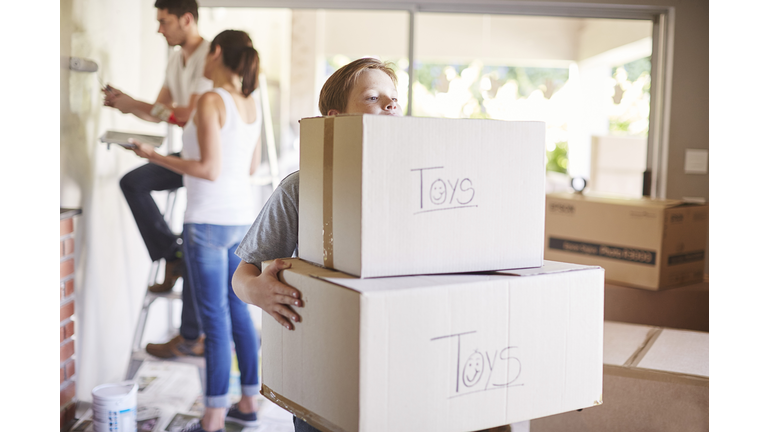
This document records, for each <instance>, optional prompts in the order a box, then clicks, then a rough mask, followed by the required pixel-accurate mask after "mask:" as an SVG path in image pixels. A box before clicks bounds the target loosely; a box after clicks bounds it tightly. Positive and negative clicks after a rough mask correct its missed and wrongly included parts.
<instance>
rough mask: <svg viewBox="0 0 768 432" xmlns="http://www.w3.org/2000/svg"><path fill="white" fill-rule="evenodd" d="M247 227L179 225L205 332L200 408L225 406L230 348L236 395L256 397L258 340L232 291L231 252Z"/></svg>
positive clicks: (244, 308)
mask: <svg viewBox="0 0 768 432" xmlns="http://www.w3.org/2000/svg"><path fill="white" fill-rule="evenodd" d="M248 228H249V226H247V225H243V226H225V225H210V224H184V231H183V236H184V257H185V260H186V264H187V274H188V275H189V281H190V283H191V286H192V291H193V292H194V293H195V297H196V298H197V306H198V309H199V312H200V320H201V322H202V324H203V332H204V333H205V374H206V386H205V406H206V407H210V408H226V407H228V406H229V405H230V404H229V396H228V395H227V394H228V391H229V373H230V370H231V369H232V346H231V344H230V341H232V340H234V342H235V353H236V354H237V363H238V366H239V368H240V385H241V392H242V394H243V395H245V396H255V395H257V394H258V384H259V359H258V352H259V337H258V335H257V334H256V328H255V327H254V325H253V321H252V320H251V315H250V312H249V311H248V305H246V304H245V303H244V302H243V301H242V300H240V298H238V297H237V295H236V294H235V292H234V290H233V289H232V276H233V275H234V274H235V270H236V269H237V266H238V264H240V258H238V257H237V255H235V249H237V246H238V245H239V244H240V241H241V240H242V239H243V237H244V236H245V233H246V232H247V231H248Z"/></svg>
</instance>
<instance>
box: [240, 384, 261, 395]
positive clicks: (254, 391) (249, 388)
mask: <svg viewBox="0 0 768 432" xmlns="http://www.w3.org/2000/svg"><path fill="white" fill-rule="evenodd" d="M260 389H261V386H260V385H242V384H241V385H240V393H242V395H243V396H256V395H258V394H259V390H260Z"/></svg>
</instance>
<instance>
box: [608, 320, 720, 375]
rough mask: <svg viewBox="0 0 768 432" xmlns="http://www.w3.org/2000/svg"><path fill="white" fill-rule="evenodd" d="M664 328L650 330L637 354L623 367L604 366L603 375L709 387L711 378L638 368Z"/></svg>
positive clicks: (636, 351)
mask: <svg viewBox="0 0 768 432" xmlns="http://www.w3.org/2000/svg"><path fill="white" fill-rule="evenodd" d="M662 330H663V328H661V327H653V328H651V329H650V330H648V334H647V335H646V336H645V341H643V343H642V344H641V345H640V347H638V348H637V350H635V352H634V353H633V354H632V355H631V356H630V357H629V358H628V359H627V361H626V362H624V364H623V365H621V366H618V365H605V364H604V365H603V373H607V374H610V375H617V376H622V377H626V378H639V379H648V380H652V381H662V382H672V383H681V384H692V385H697V386H707V387H708V386H709V377H703V376H699V375H692V374H686V373H682V372H670V371H661V370H656V369H646V368H640V367H637V365H638V364H640V361H642V360H643V357H645V355H646V354H647V353H648V351H650V349H651V347H652V346H653V344H654V342H656V339H658V338H659V335H661V332H662Z"/></svg>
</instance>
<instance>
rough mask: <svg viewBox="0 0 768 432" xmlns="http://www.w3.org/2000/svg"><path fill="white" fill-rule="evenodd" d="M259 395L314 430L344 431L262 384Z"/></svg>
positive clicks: (327, 431)
mask: <svg viewBox="0 0 768 432" xmlns="http://www.w3.org/2000/svg"><path fill="white" fill-rule="evenodd" d="M261 394H262V395H264V397H265V398H267V399H269V400H271V401H272V402H274V403H275V404H276V405H278V406H280V407H281V408H283V409H284V410H286V411H288V412H290V413H291V414H293V415H295V416H296V417H298V418H300V419H301V420H304V421H305V422H307V423H309V424H310V425H311V426H313V427H315V428H316V429H319V430H321V431H322V432H343V431H344V429H342V428H341V427H339V426H337V425H335V424H333V423H332V422H330V421H328V420H327V419H325V418H323V417H321V416H319V415H317V414H315V413H313V412H312V411H310V410H308V409H306V408H304V407H303V406H301V405H299V404H297V403H295V402H293V401H291V400H290V399H287V398H285V397H284V396H282V395H280V394H278V393H275V392H274V391H272V389H271V388H269V387H267V386H266V385H264V384H262V385H261Z"/></svg>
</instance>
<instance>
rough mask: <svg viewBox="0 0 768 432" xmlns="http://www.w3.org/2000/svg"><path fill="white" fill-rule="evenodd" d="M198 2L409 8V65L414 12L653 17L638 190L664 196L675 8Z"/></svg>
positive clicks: (491, 1)
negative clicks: (645, 133)
mask: <svg viewBox="0 0 768 432" xmlns="http://www.w3.org/2000/svg"><path fill="white" fill-rule="evenodd" d="M199 5H200V7H248V8H280V9H347V10H400V11H407V12H408V13H409V34H408V62H409V65H413V64H414V60H415V59H414V48H415V38H414V35H415V17H416V14H417V13H422V12H429V13H462V14H479V15H482V14H502V15H528V16H551V17H570V18H607V19H637V20H650V21H652V22H653V49H652V54H651V83H652V85H651V107H650V114H649V119H648V122H649V127H648V150H647V151H648V153H647V154H648V157H647V162H646V167H647V172H648V174H649V175H647V176H646V178H645V181H644V183H645V185H644V187H643V194H644V195H649V196H650V197H651V198H661V199H664V198H666V190H667V178H668V175H667V171H668V166H667V164H668V155H669V128H670V112H671V110H670V105H671V99H672V96H671V95H672V62H673V46H674V22H675V19H674V18H675V15H674V13H675V9H674V7H668V6H651V5H617V4H591V3H557V2H542V3H533V2H524V3H513V2H509V1H505V0H482V1H478V2H471V3H459V2H457V0H453V1H452V0H421V1H410V2H409V1H399V2H384V1H381V0H350V1H344V0H200V1H199ZM408 69H409V84H408V85H409V89H408V90H409V91H408V112H407V113H406V114H407V115H410V114H411V110H412V107H413V91H412V90H413V83H414V78H415V77H414V74H415V71H414V68H413V67H409V68H408Z"/></svg>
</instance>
